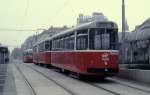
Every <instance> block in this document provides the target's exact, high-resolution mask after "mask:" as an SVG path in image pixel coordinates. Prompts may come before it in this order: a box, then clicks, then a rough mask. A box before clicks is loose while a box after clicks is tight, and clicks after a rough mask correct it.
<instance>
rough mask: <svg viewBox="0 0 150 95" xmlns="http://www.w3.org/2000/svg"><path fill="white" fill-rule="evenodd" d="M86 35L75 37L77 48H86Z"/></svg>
mask: <svg viewBox="0 0 150 95" xmlns="http://www.w3.org/2000/svg"><path fill="white" fill-rule="evenodd" d="M87 44H88V36H87V35H84V36H78V37H77V50H85V49H87V48H88V46H87Z"/></svg>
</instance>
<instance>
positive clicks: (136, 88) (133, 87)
mask: <svg viewBox="0 0 150 95" xmlns="http://www.w3.org/2000/svg"><path fill="white" fill-rule="evenodd" d="M109 80H111V81H112V82H114V83H117V84H120V85H122V86H126V87H129V88H132V89H135V90H140V91H143V92H146V93H150V91H148V90H144V89H141V88H138V87H135V86H131V85H128V84H125V83H121V82H118V81H115V80H113V79H111V78H110V79H109Z"/></svg>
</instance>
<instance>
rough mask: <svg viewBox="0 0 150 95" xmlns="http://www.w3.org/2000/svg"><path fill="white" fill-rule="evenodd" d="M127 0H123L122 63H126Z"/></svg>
mask: <svg viewBox="0 0 150 95" xmlns="http://www.w3.org/2000/svg"><path fill="white" fill-rule="evenodd" d="M125 28H126V26H125V1H124V0H122V63H125V31H126V30H125Z"/></svg>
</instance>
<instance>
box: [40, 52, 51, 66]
mask: <svg viewBox="0 0 150 95" xmlns="http://www.w3.org/2000/svg"><path fill="white" fill-rule="evenodd" d="M38 63H41V64H49V65H50V64H51V52H50V51H49V52H42V53H39V55H38Z"/></svg>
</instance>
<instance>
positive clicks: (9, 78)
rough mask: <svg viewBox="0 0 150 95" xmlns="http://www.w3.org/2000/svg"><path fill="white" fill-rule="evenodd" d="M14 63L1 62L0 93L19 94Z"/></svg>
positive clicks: (4, 94)
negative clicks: (14, 73)
mask: <svg viewBox="0 0 150 95" xmlns="http://www.w3.org/2000/svg"><path fill="white" fill-rule="evenodd" d="M11 65H12V64H9V63H8V64H0V95H17V93H16V87H15V81H14V76H13V71H12V66H11Z"/></svg>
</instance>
